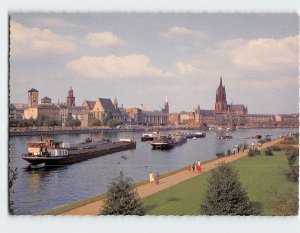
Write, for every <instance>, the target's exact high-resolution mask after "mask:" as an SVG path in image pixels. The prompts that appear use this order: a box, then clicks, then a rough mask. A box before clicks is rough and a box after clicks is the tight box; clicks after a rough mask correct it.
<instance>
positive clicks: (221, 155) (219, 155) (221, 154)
mask: <svg viewBox="0 0 300 233" xmlns="http://www.w3.org/2000/svg"><path fill="white" fill-rule="evenodd" d="M216 156H217V157H218V158H222V157H224V156H225V154H224V153H222V152H220V153H217V154H216Z"/></svg>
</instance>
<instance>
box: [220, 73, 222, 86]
mask: <svg viewBox="0 0 300 233" xmlns="http://www.w3.org/2000/svg"><path fill="white" fill-rule="evenodd" d="M220 86H222V74H221V76H220Z"/></svg>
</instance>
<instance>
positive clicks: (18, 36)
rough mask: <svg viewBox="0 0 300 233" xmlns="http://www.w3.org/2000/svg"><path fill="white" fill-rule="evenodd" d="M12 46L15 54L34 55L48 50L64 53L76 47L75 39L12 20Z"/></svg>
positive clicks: (49, 51) (12, 52) (48, 51)
mask: <svg viewBox="0 0 300 233" xmlns="http://www.w3.org/2000/svg"><path fill="white" fill-rule="evenodd" d="M10 42H11V44H10V48H11V54H12V55H15V56H32V55H34V54H33V53H35V52H38V53H41V52H47V53H55V54H64V53H69V52H72V51H74V50H75V49H76V45H75V43H74V40H73V39H72V38H70V37H63V36H60V35H58V34H55V33H53V32H52V31H51V30H49V29H40V28H29V27H25V26H24V25H22V24H20V23H18V22H16V21H11V22H10Z"/></svg>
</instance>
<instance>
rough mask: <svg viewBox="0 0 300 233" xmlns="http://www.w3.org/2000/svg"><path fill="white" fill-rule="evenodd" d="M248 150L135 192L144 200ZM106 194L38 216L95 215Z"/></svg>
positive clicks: (139, 186) (144, 185)
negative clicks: (195, 171) (199, 170)
mask: <svg viewBox="0 0 300 233" xmlns="http://www.w3.org/2000/svg"><path fill="white" fill-rule="evenodd" d="M281 140H282V139H277V140H274V141H271V142H268V143H265V144H263V145H262V147H261V148H259V149H264V148H266V147H268V146H271V145H274V144H276V143H279V142H280V141H281ZM247 153H248V150H245V151H244V152H241V153H239V154H235V155H232V156H228V157H222V158H219V159H215V160H211V161H207V162H205V163H203V164H202V172H201V173H194V172H190V171H187V169H185V168H183V169H180V170H177V171H175V172H171V173H167V174H165V175H164V176H162V177H161V179H160V184H159V185H155V184H149V181H148V180H147V181H143V182H141V183H138V184H137V192H138V194H139V196H140V197H141V198H145V197H148V196H151V195H153V194H155V193H158V192H160V191H162V190H164V189H167V188H169V187H171V186H174V185H176V184H179V183H182V182H184V181H186V180H189V179H191V178H193V177H195V176H198V175H202V174H205V173H206V172H207V171H210V170H211V169H213V168H215V167H217V166H219V164H221V163H223V162H224V163H230V162H232V161H235V160H238V159H240V158H242V157H245V156H247ZM105 197H106V194H101V195H99V196H95V197H91V198H88V199H84V200H81V201H78V202H73V203H71V204H68V205H64V206H61V207H58V208H54V209H51V210H49V211H45V212H42V213H40V215H59V214H61V215H97V214H98V213H99V209H100V208H101V206H102V205H103V202H104V199H105Z"/></svg>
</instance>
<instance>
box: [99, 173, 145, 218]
mask: <svg viewBox="0 0 300 233" xmlns="http://www.w3.org/2000/svg"><path fill="white" fill-rule="evenodd" d="M134 188H135V186H134V183H133V180H132V179H131V178H129V177H125V176H124V174H123V172H120V175H119V176H118V177H117V178H115V180H113V181H112V183H111V184H110V186H109V187H108V192H107V199H106V201H105V203H104V206H103V208H102V209H101V210H100V215H144V214H145V210H144V208H143V207H142V202H141V199H140V197H139V196H138V193H137V192H136V191H135V190H134Z"/></svg>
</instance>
